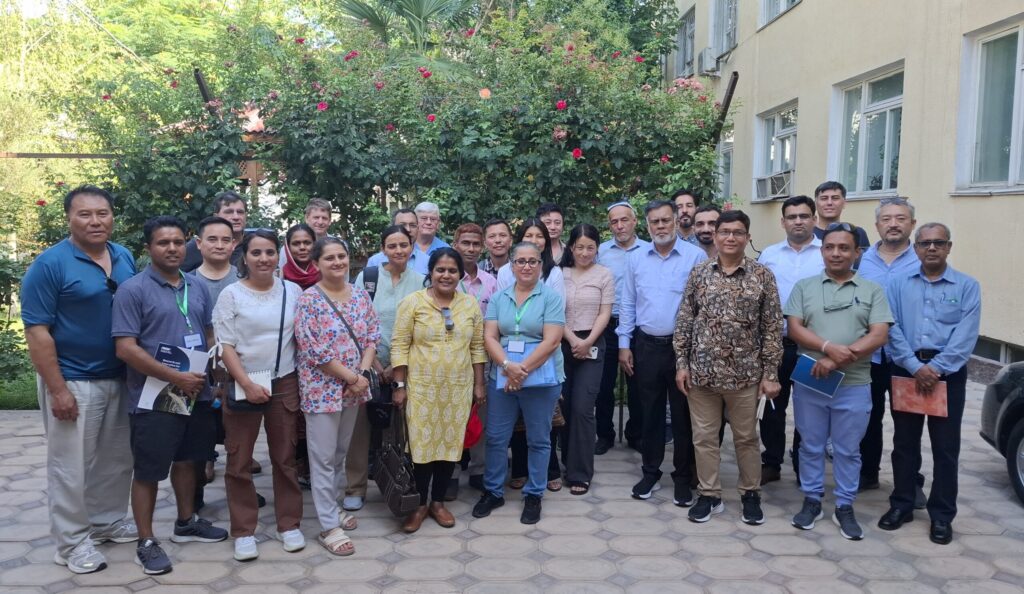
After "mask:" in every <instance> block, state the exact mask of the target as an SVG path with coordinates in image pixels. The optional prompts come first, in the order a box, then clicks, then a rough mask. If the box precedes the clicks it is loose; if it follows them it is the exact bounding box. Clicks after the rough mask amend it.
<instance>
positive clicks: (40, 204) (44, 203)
mask: <svg viewBox="0 0 1024 594" xmlns="http://www.w3.org/2000/svg"><path fill="white" fill-rule="evenodd" d="M36 206H46V200H36Z"/></svg>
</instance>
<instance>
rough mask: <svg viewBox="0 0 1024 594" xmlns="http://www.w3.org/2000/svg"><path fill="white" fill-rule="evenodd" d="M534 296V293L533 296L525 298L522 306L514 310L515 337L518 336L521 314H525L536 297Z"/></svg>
mask: <svg viewBox="0 0 1024 594" xmlns="http://www.w3.org/2000/svg"><path fill="white" fill-rule="evenodd" d="M536 296H537V294H536V293H534V294H533V295H530V296H529V297H527V298H526V301H524V302H523V306H522V307H517V308H516V336H517V337H518V336H519V322H520V321H521V320H522V319H523V314H525V313H526V310H527V308H529V307H530V302H531V301H533V298H534V297H536Z"/></svg>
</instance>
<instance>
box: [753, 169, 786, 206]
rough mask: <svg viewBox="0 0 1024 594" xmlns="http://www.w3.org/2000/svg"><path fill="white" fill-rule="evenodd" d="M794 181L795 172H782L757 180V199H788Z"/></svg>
mask: <svg viewBox="0 0 1024 594" xmlns="http://www.w3.org/2000/svg"><path fill="white" fill-rule="evenodd" d="M792 181H793V171H792V170H789V171H780V172H779V173H775V174H772V175H768V176H765V177H759V178H757V199H758V200H774V199H775V198H788V197H789V195H790V187H791V183H792Z"/></svg>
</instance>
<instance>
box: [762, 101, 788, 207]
mask: <svg viewBox="0 0 1024 594" xmlns="http://www.w3.org/2000/svg"><path fill="white" fill-rule="evenodd" d="M759 120H760V124H761V125H760V141H759V142H758V147H759V148H758V155H757V161H756V162H757V163H758V165H757V171H758V173H759V177H758V178H757V179H756V180H755V182H756V188H755V196H756V197H757V198H758V199H760V200H770V199H774V198H785V197H787V196H789V195H790V191H791V188H792V182H793V172H794V171H795V170H796V122H797V106H796V105H795V104H790V105H788V106H785V107H782V108H780V109H778V110H777V111H774V112H769V113H767V114H763V115H761V116H760V117H759Z"/></svg>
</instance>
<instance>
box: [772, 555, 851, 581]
mask: <svg viewBox="0 0 1024 594" xmlns="http://www.w3.org/2000/svg"><path fill="white" fill-rule="evenodd" d="M768 567H770V568H771V569H772V570H774V571H777V572H779V573H780V574H783V575H787V576H792V577H798V578H802V577H806V578H812V577H813V578H825V577H832V576H835V575H838V574H839V573H840V571H841V570H840V568H839V565H837V564H836V563H833V562H832V561H827V560H825V559H818V558H817V557H796V556H791V555H781V556H778V557H773V558H772V559H771V560H769V561H768Z"/></svg>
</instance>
